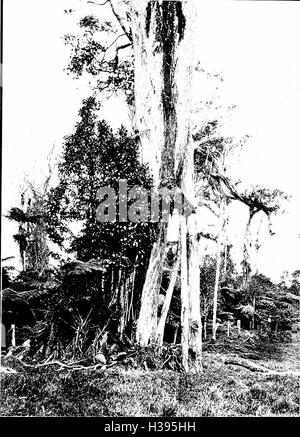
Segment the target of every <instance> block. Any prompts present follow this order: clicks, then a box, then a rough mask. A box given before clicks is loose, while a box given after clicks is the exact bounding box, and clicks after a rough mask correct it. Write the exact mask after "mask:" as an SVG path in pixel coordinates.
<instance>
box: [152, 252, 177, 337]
mask: <svg viewBox="0 0 300 437" xmlns="http://www.w3.org/2000/svg"><path fill="white" fill-rule="evenodd" d="M179 261H180V260H179V254H178V253H177V258H176V261H175V264H174V266H173V269H172V272H171V277H170V282H169V286H168V289H167V293H166V297H165V301H164V304H163V307H162V311H161V315H160V319H159V322H158V326H157V330H156V334H155V342H156V343H157V344H158V345H159V346H161V345H162V343H163V339H164V332H165V326H166V320H167V316H168V312H169V308H170V304H171V300H172V296H173V291H174V287H175V284H176V279H177V276H178V269H179Z"/></svg>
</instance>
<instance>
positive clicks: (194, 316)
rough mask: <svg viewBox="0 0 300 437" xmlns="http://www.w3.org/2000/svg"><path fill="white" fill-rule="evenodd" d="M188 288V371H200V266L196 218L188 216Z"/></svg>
mask: <svg viewBox="0 0 300 437" xmlns="http://www.w3.org/2000/svg"><path fill="white" fill-rule="evenodd" d="M189 224H190V226H189V239H188V242H189V244H188V288H189V290H188V291H189V312H190V316H189V358H190V359H189V372H191V373H198V372H201V371H202V323H201V313H200V268H199V250H198V240H197V234H196V220H195V217H194V216H193V215H192V216H190V217H189Z"/></svg>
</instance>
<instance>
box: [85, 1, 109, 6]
mask: <svg viewBox="0 0 300 437" xmlns="http://www.w3.org/2000/svg"><path fill="white" fill-rule="evenodd" d="M108 2H109V0H106V2H104V3H97V2H93V1H91V0H89V1H88V2H87V3H92V4H93V5H96V6H104V5H106V3H108Z"/></svg>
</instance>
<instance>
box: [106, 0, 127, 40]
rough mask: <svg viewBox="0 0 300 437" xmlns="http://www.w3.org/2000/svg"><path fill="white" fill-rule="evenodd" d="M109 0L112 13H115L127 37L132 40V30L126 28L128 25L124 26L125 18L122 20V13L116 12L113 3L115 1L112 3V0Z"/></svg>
mask: <svg viewBox="0 0 300 437" xmlns="http://www.w3.org/2000/svg"><path fill="white" fill-rule="evenodd" d="M108 2H109V4H110V7H111V10H112V13H113V14H114V16H115V17H116V19H117V20H118V22H119V24H120V26H121V28H122V30H123V32H124V33H125V35H126V36H127V38H128V39H129V41H131V42H132V36H131V33H130V30H129V31H128V30H127V29H126V27H125V26H124V23H123V20H122V18H121V17H120V15H119V14H118V13H117V12H116V10H115V8H114V5H113V3H112V0H108Z"/></svg>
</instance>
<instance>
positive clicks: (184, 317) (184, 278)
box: [180, 216, 190, 372]
mask: <svg viewBox="0 0 300 437" xmlns="http://www.w3.org/2000/svg"><path fill="white" fill-rule="evenodd" d="M180 236H181V346H182V364H183V368H184V370H185V372H188V371H189V315H190V299H189V287H188V266H187V244H186V240H187V224H186V218H185V217H183V216H182V217H181V226H180Z"/></svg>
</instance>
